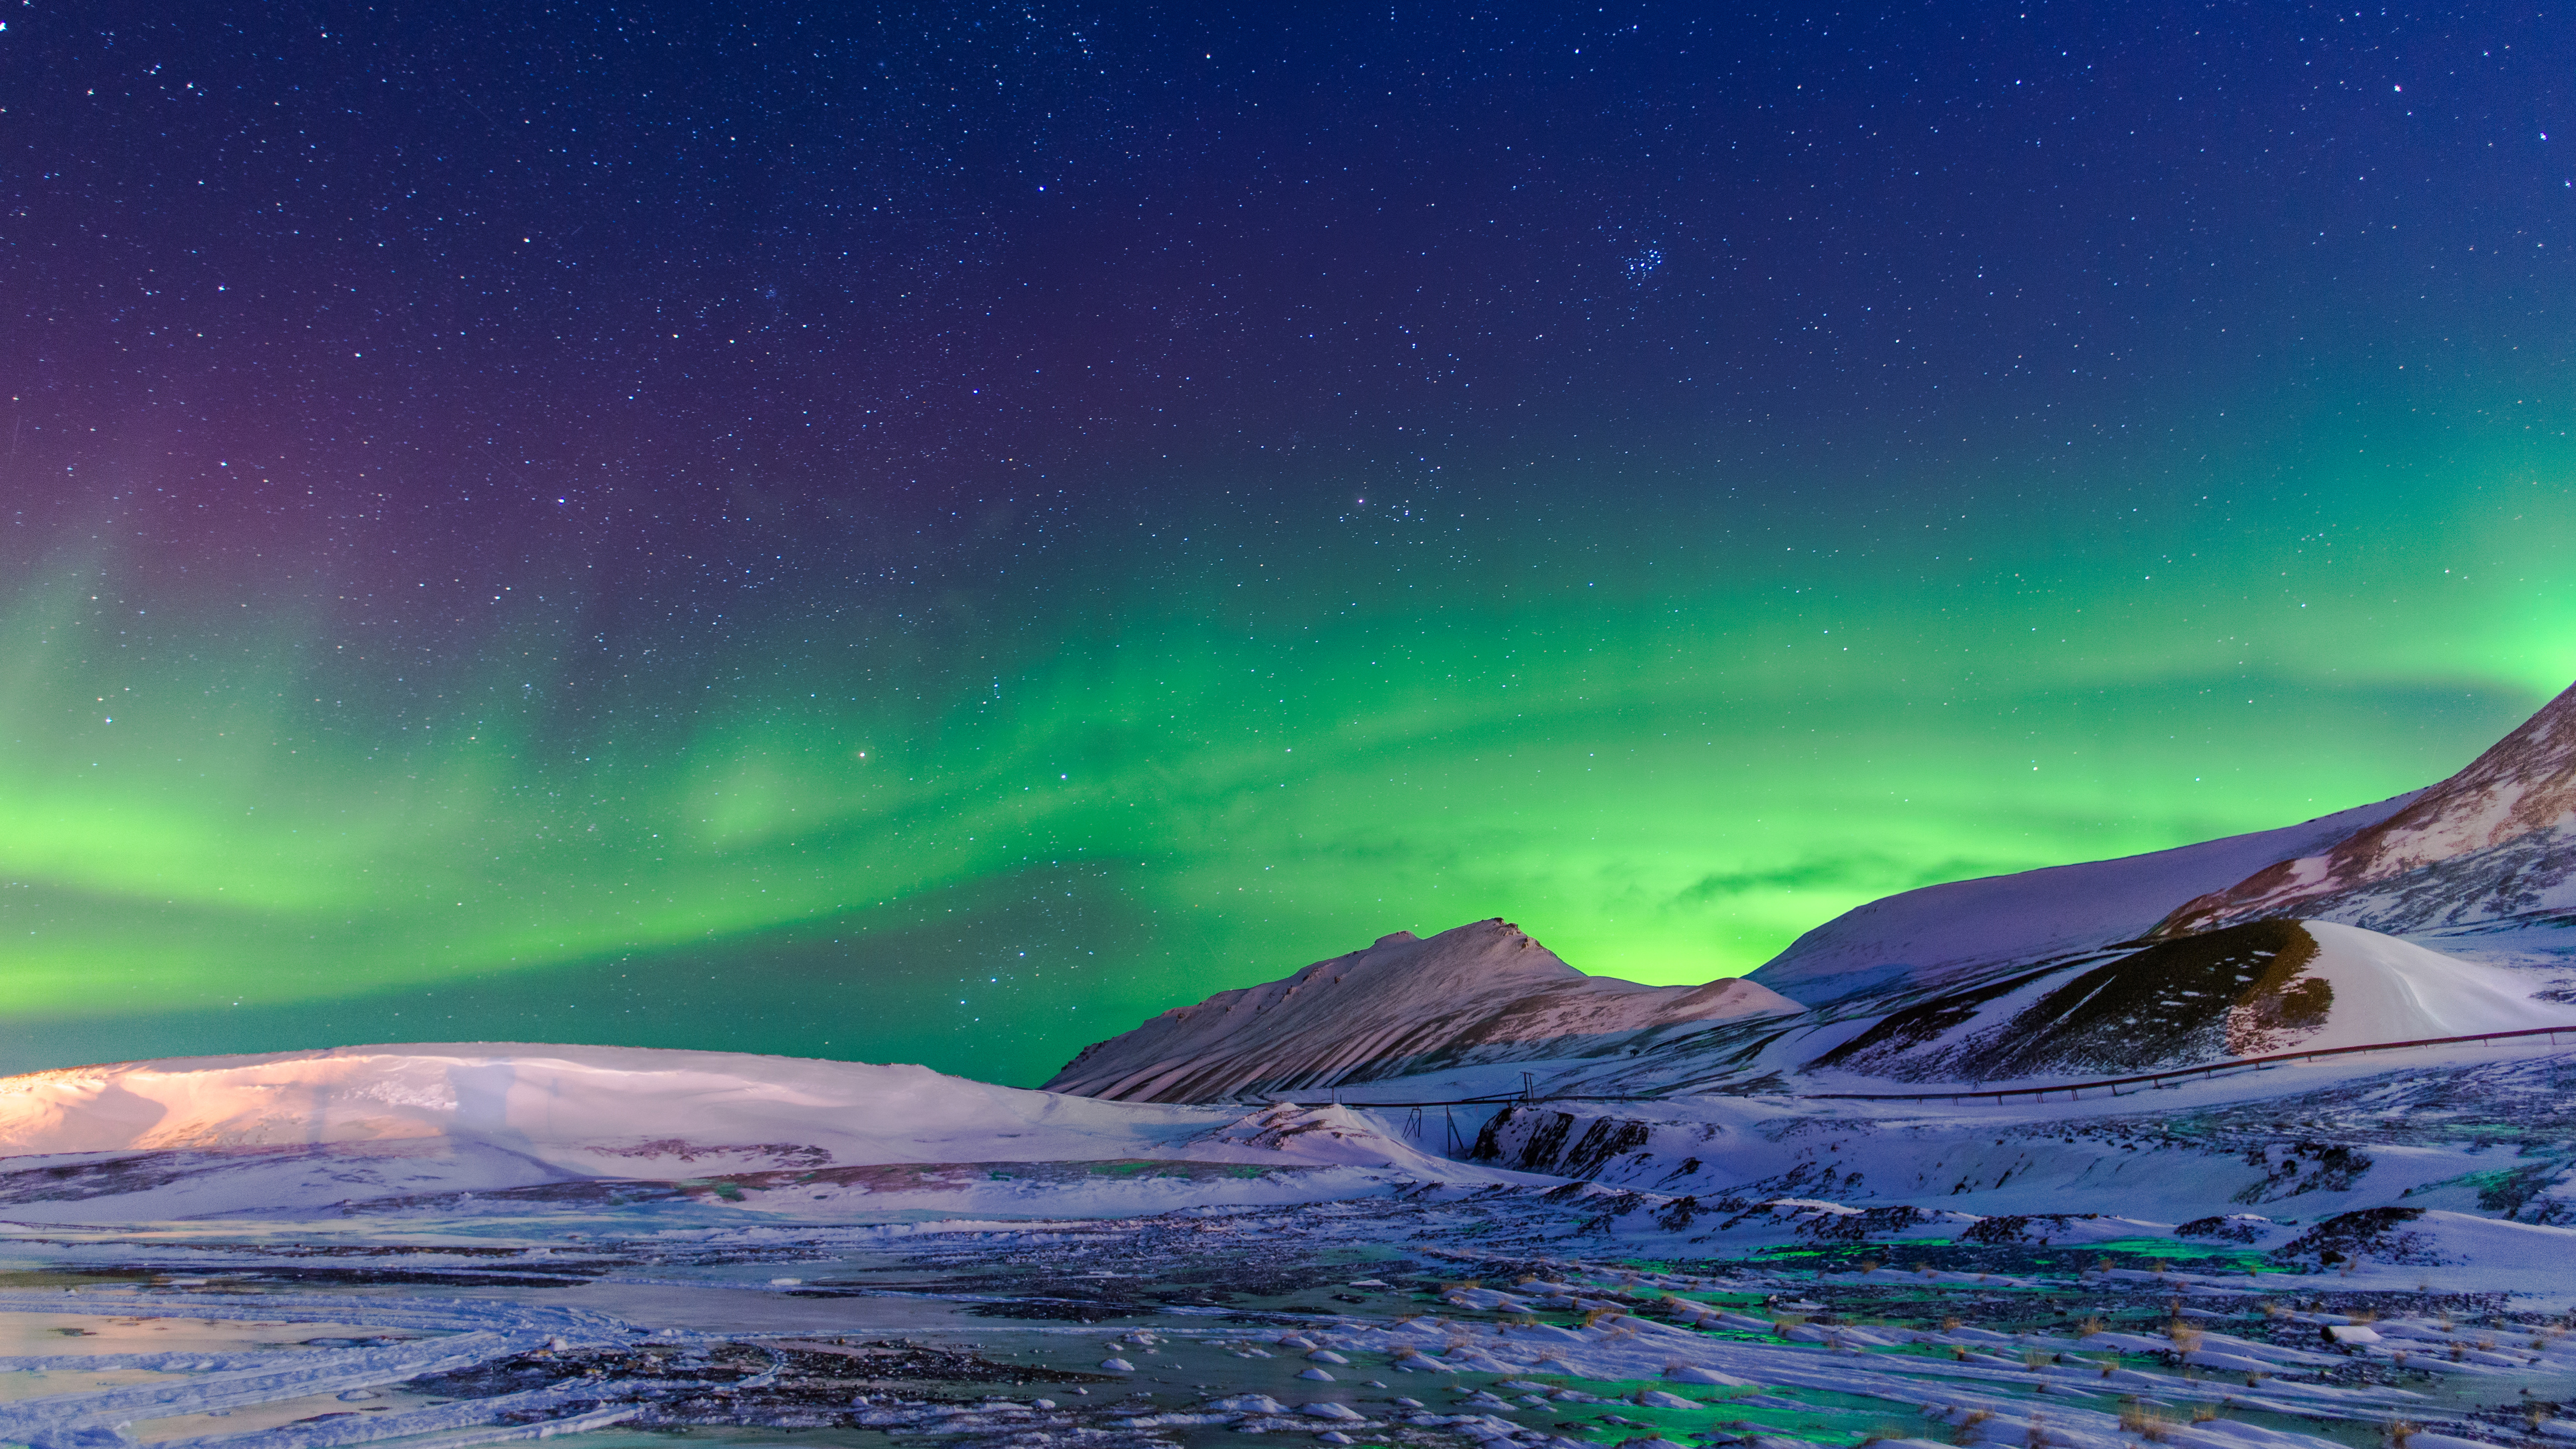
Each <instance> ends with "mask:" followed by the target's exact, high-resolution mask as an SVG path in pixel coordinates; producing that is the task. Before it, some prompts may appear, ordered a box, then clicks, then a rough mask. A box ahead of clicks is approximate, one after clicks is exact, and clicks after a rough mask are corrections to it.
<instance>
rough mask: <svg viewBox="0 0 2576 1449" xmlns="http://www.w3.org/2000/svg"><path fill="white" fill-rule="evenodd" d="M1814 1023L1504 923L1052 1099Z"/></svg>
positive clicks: (1408, 955) (1400, 952)
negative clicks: (1593, 967) (1629, 967)
mask: <svg viewBox="0 0 2576 1449" xmlns="http://www.w3.org/2000/svg"><path fill="white" fill-rule="evenodd" d="M1797 1010H1799V1007H1798V1004H1797V1003H1796V1002H1793V1001H1790V1000H1788V999H1786V998H1784V997H1782V996H1780V995H1779V994H1778V993H1776V992H1773V991H1771V990H1768V989H1766V988H1764V987H1761V986H1757V985H1754V984H1753V983H1751V982H1749V981H1716V982H1711V983H1710V984H1708V985H1706V986H1660V987H1659V986H1640V985H1637V984H1636V983H1635V982H1630V981H1617V980H1612V979H1610V978H1608V977H1596V976H1585V975H1584V974H1582V973H1581V972H1579V971H1576V970H1575V969H1574V968H1573V967H1571V966H1568V965H1566V964H1565V963H1564V962H1563V961H1561V960H1558V959H1557V957H1556V955H1555V954H1554V953H1553V952H1551V951H1549V950H1548V949H1547V948H1546V947H1544V946H1541V945H1540V944H1539V943H1538V942H1536V941H1534V940H1531V939H1530V938H1529V937H1528V936H1526V935H1524V934H1522V933H1521V931H1520V929H1519V928H1518V927H1516V926H1512V925H1509V924H1507V923H1505V922H1502V921H1499V920H1495V921H1478V922H1475V923H1473V924H1471V925H1465V926H1460V927H1457V928H1455V929H1453V930H1448V931H1443V932H1441V933H1440V934H1439V935H1437V936H1433V937H1431V938H1430V939H1429V940H1422V939H1419V938H1417V937H1415V936H1414V935H1413V934H1412V933H1411V932H1406V931H1398V932H1396V933H1395V934H1394V935H1391V936H1386V937H1382V938H1380V939H1379V940H1378V942H1377V943H1376V944H1375V945H1373V946H1371V947H1369V948H1368V949H1367V950H1365V951H1354V952H1352V953H1351V954H1349V955H1347V956H1337V957H1334V958H1333V959H1332V960H1329V961H1319V962H1317V963H1315V964H1314V965H1312V966H1309V967H1307V968H1306V969H1304V970H1302V971H1299V972H1298V973H1296V974H1295V975H1293V976H1290V977H1288V978H1286V979H1285V980H1281V981H1273V982H1270V983H1269V984H1267V985H1263V986H1254V987H1249V988H1246V989H1244V990H1240V991H1224V992H1219V993H1218V994H1216V995H1214V996H1211V997H1209V998H1208V999H1207V1000H1205V1001H1202V1002H1200V1003H1199V1004H1197V1005H1195V1006H1184V1007H1179V1008H1176V1009H1174V1010H1171V1011H1167V1012H1165V1013H1163V1014H1162V1015H1161V1016H1158V1017H1155V1018H1154V1019H1153V1020H1151V1021H1148V1022H1146V1023H1145V1024H1144V1025H1143V1026H1140V1027H1138V1028H1136V1029H1135V1030H1133V1031H1130V1032H1127V1033H1126V1034H1124V1035H1122V1036H1116V1037H1112V1038H1110V1039H1109V1040H1107V1041H1104V1042H1099V1043H1096V1044H1094V1045H1092V1046H1089V1047H1086V1048H1084V1049H1083V1052H1082V1054H1081V1055H1080V1056H1077V1057H1075V1058H1074V1059H1073V1061H1072V1062H1071V1063H1070V1064H1068V1065H1067V1066H1066V1067H1065V1069H1064V1070H1063V1071H1061V1072H1058V1073H1057V1074H1056V1076H1055V1079H1054V1080H1053V1081H1050V1082H1049V1083H1047V1087H1048V1090H1050V1091H1060V1092H1074V1093H1080V1094H1082V1095H1085V1096H1091V1097H1101V1098H1109V1099H1114V1100H1125V1101H1140V1102H1205V1101H1217V1100H1222V1099H1225V1098H1229V1097H1241V1096H1249V1095H1254V1094H1258V1093H1262V1092H1274V1091H1296V1090H1311V1089H1314V1088H1320V1087H1330V1086H1335V1085H1339V1084H1344V1083H1357V1082H1369V1081H1376V1080H1379V1079H1382V1078H1387V1077H1395V1076H1403V1075H1408V1074H1415V1073H1420V1072H1425V1071H1435V1070H1441V1069H1444V1068H1450V1067H1457V1066H1464V1065H1473V1064H1480V1063H1494V1062H1505V1061H1522V1060H1542V1059H1554V1058H1566V1057H1606V1056H1611V1055H1615V1054H1618V1053H1620V1052H1625V1051H1632V1050H1635V1049H1637V1048H1639V1047H1640V1045H1641V1044H1643V1043H1646V1042H1649V1041H1668V1040H1672V1039H1675V1038H1677V1037H1679V1036H1682V1035H1687V1034H1689V1033H1692V1032H1696V1031H1700V1030H1705V1029H1706V1028H1707V1027H1708V1026H1710V1025H1711V1024H1714V1023H1718V1022H1725V1021H1730V1020H1735V1019H1739V1018H1743V1017H1748V1016H1756V1015H1764V1014H1774V1013H1787V1012H1795V1011H1797Z"/></svg>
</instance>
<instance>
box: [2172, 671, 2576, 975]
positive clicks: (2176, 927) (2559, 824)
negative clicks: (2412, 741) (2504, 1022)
mask: <svg viewBox="0 0 2576 1449" xmlns="http://www.w3.org/2000/svg"><path fill="white" fill-rule="evenodd" d="M2571 907H2576V688H2571V689H2569V690H2568V691H2567V692H2566V693H2564V694H2561V695H2559V696H2558V697H2557V698H2556V699H2554V700H2551V701H2550V702H2549V704H2548V705H2547V706H2545V707H2544V708H2542V710H2541V711H2540V712H2539V713H2538V714H2535V715H2533V716H2532V717H2531V718H2530V719H2527V720H2525V721H2523V723H2522V725H2521V727H2520V728H2518V729H2516V730H2514V732H2513V733H2511V734H2509V735H2506V736H2505V737H2504V738H2503V739H2502V740H2499V741H2497V742H2496V745H2495V747H2494V748H2493V749H2490V750H2488V751H2487V752H2486V753H2485V754H2483V755H2480V756H2478V757H2477V759H2475V760H2474V761H2471V762H2470V764H2469V767H2468V768H2467V769H2464V770H2462V771H2460V772H2459V773H2458V774H2456V775H2453V776H2452V777H2451V778H2449V779H2447V780H2444V781H2443V782H2442V783H2440V784H2438V785H2435V786H2433V787H2432V788H2431V789H2429V790H2425V791H2423V792H2422V793H2420V794H2418V795H2416V796H2415V797H2414V798H2413V799H2412V800H2409V801H2408V802H2407V803H2406V805H2405V807H2404V808H2402V809H2400V810H2398V811H2396V812H2395V813H2393V814H2391V815H2390V816H2388V818H2386V819H2385V820H2381V821H2378V822H2376V823H2374V824H2371V825H2368V826H2365V827H2363V828H2361V829H2358V830H2355V831H2352V832H2351V833H2349V834H2347V835H2344V836H2343V837H2341V838H2340V839H2338V840H2336V841H2334V842H2333V843H2332V844H2330V845H2328V846H2326V847H2325V848H2323V849H2321V850H2318V851H2316V852H2314V853H2306V852H2302V853H2299V854H2296V855H2292V856H2285V857H2284V858H2282V859H2280V860H2277V861H2275V862H2273V863H2271V864H2269V865H2266V866H2265V867H2264V868H2263V869H2261V870H2258V871H2255V872H2254V873H2253V874H2251V875H2248V876H2247V877H2245V878H2244V879H2243V880H2240V881H2237V882H2235V883H2234V884H2232V885H2229V886H2227V887H2225V888H2223V889H2220V890H2215V891H2211V892H2209V893H2208V894H2206V895H2202V896H2198V897H2196V898H2194V899H2192V900H2190V901H2187V902H2185V903H2184V904H2182V905H2181V906H2179V907H2177V908H2176V909H2175V910H2174V911H2173V912H2172V914H2170V915H2168V916H2167V917H2165V919H2164V921H2163V922H2162V923H2161V924H2160V925H2159V926H2158V927H2157V928H2156V929H2157V934H2159V935H2168V936H2171V935H2187V934H2189V933H2191V932H2195V931H2206V930H2210V929H2212V928H2214V927H2218V926H2226V925H2232V924H2234V923H2236V922H2239V921H2251V920H2259V919H2263V918H2267V917H2272V918H2277V917H2283V916H2292V915H2297V916H2314V917H2319V918H2323V919H2327V920H2337V921H2346V922H2350V923H2352V924H2355V925H2367V926H2369V927H2371V928H2372V929H2374V930H2381V931H2408V930H2424V929H2428V928H2432V927H2438V926H2449V925H2463V924H2468V923H2471V922H2477V921H2489V920H2495V919H2498V918H2501V917H2507V916H2516V915H2525V914H2529V913H2531V912H2534V911H2540V910H2550V909H2562V910H2563V909H2568V908H2571Z"/></svg>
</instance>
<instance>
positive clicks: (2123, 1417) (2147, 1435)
mask: <svg viewBox="0 0 2576 1449" xmlns="http://www.w3.org/2000/svg"><path fill="white" fill-rule="evenodd" d="M2120 1429H2121V1431H2122V1432H2124V1433H2129V1434H2135V1435H2137V1436H2138V1437H2139V1438H2141V1439H2144V1440H2146V1441H2147V1442H2148V1443H2150V1444H2161V1443H2163V1442H2164V1441H2165V1438H2166V1436H2168V1435H2170V1434H2171V1433H2172V1432H2173V1420H2171V1419H2168V1418H2166V1417H2165V1416H2164V1415H2162V1414H2159V1413H2157V1412H2156V1411H2155V1410H2153V1409H2150V1408H2148V1407H2147V1406H2146V1405H2144V1404H2141V1403H2139V1402H2138V1401H2137V1400H2135V1399H2131V1400H2130V1401H2128V1402H2127V1403H2125V1404H2122V1405H2121V1406H2120Z"/></svg>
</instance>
